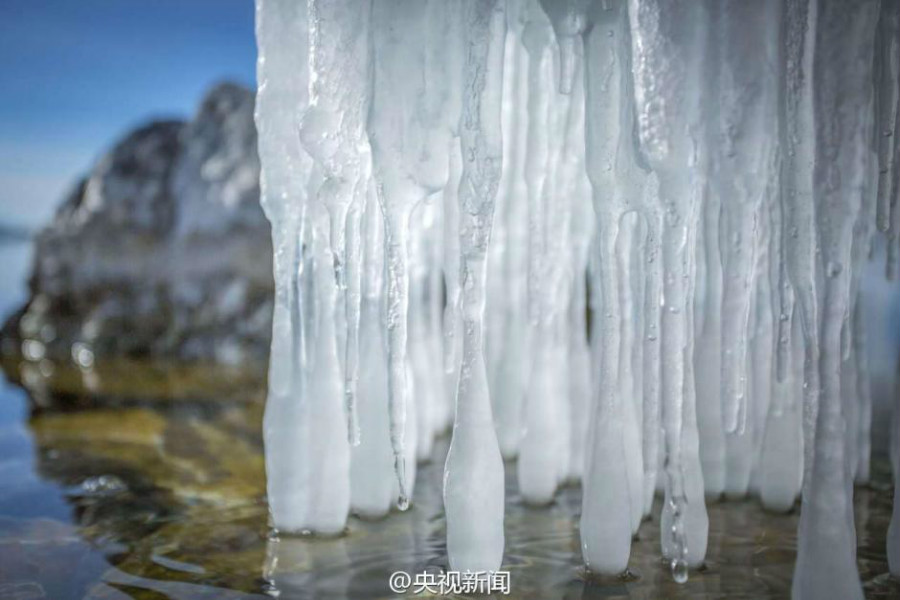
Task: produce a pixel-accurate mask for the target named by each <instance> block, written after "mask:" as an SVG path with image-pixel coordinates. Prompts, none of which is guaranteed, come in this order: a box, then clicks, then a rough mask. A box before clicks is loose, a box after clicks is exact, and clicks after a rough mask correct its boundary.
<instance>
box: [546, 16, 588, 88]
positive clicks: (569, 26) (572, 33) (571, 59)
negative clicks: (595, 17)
mask: <svg viewBox="0 0 900 600" xmlns="http://www.w3.org/2000/svg"><path fill="white" fill-rule="evenodd" d="M591 3H592V0H541V6H542V7H543V8H544V11H545V12H546V13H547V16H548V17H550V21H551V23H552V24H553V31H554V32H555V33H556V41H557V43H558V44H559V91H560V92H562V93H563V94H571V93H572V88H573V86H574V81H575V74H576V71H577V68H578V62H579V61H580V60H581V55H582V54H583V52H584V48H583V42H582V36H583V35H584V32H585V31H586V30H587V28H588V14H587V13H588V10H589V9H590V7H591Z"/></svg>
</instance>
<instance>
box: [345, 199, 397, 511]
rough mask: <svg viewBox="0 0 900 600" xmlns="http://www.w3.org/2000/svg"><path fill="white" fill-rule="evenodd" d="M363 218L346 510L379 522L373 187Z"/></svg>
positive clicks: (384, 448) (381, 420) (377, 258)
mask: <svg viewBox="0 0 900 600" xmlns="http://www.w3.org/2000/svg"><path fill="white" fill-rule="evenodd" d="M369 190H370V191H369V198H368V200H367V203H366V210H365V214H364V217H363V234H364V235H363V236H362V237H363V240H364V242H365V243H364V249H363V250H364V251H363V254H362V258H363V277H362V313H361V317H360V330H359V333H360V337H359V339H360V361H359V382H360V385H359V394H358V403H359V406H358V410H359V426H360V429H361V430H362V435H361V436H360V443H359V444H358V445H356V446H354V447H353V448H352V452H351V461H350V500H351V503H350V507H351V509H352V510H353V512H355V513H356V514H358V515H360V516H362V517H366V518H378V517H382V516H384V515H386V514H388V512H390V510H391V506H392V505H393V502H394V495H393V494H394V487H393V484H394V477H393V468H394V467H393V464H394V463H393V452H392V450H391V437H390V423H389V419H388V388H387V346H386V344H385V339H384V327H385V323H384V302H383V301H382V290H383V281H382V279H383V277H382V273H383V271H384V251H383V248H384V245H383V244H384V232H383V228H384V226H383V221H382V217H381V211H380V209H379V207H378V201H377V199H376V197H375V186H374V184H373V185H371V186H370V188H369Z"/></svg>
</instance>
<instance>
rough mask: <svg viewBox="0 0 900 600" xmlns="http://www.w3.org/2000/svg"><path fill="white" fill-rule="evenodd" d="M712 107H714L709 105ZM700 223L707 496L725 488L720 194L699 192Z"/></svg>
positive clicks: (701, 406)
mask: <svg viewBox="0 0 900 600" xmlns="http://www.w3.org/2000/svg"><path fill="white" fill-rule="evenodd" d="M713 110H714V109H713ZM702 201H703V203H704V206H703V223H702V230H701V233H700V235H699V236H698V239H699V241H700V242H701V245H700V248H702V249H703V256H702V259H701V260H700V261H699V263H700V264H701V265H702V275H703V277H702V279H703V285H702V287H700V289H701V290H702V293H701V294H698V296H697V300H696V302H697V304H696V305H695V309H694V310H695V311H696V312H697V314H698V315H700V316H701V317H702V319H701V324H700V325H699V331H698V332H697V344H696V351H695V352H696V354H695V355H694V364H695V371H696V374H697V423H698V425H699V428H700V463H701V465H702V468H703V483H704V487H705V491H706V498H707V499H708V500H712V501H715V500H717V499H718V498H719V497H720V496H721V495H722V493H723V492H724V491H725V429H724V427H723V425H722V424H723V419H722V383H721V382H722V263H721V254H720V250H719V220H720V216H721V212H722V210H721V202H722V198H721V197H720V196H719V194H713V193H708V192H707V193H705V194H704V195H703V200H702Z"/></svg>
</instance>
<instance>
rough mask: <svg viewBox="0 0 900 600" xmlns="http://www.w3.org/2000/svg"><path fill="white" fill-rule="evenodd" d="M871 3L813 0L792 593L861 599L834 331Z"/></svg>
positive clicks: (844, 296)
mask: <svg viewBox="0 0 900 600" xmlns="http://www.w3.org/2000/svg"><path fill="white" fill-rule="evenodd" d="M877 9H878V3H877V2H865V1H861V2H855V3H847V2H840V1H834V0H821V1H820V2H819V3H818V11H817V15H816V28H815V32H816V36H815V40H816V41H815V50H814V53H815V61H814V64H813V74H812V75H813V77H812V78H813V82H812V83H813V86H812V93H813V106H814V107H815V114H814V117H815V129H814V135H815V159H816V162H815V167H814V175H815V177H814V185H813V197H814V199H815V204H816V225H817V228H816V232H817V240H818V247H819V250H820V252H821V258H822V262H823V266H824V275H825V276H824V278H823V281H822V291H823V296H822V301H821V304H820V306H821V308H822V309H823V314H821V317H820V319H821V320H820V321H819V327H820V335H819V339H820V341H821V344H822V346H821V353H820V360H819V364H818V368H819V377H820V381H821V386H822V396H821V399H820V407H819V410H818V415H817V417H816V425H815V435H814V450H813V452H814V456H813V464H812V469H811V471H810V475H811V478H810V481H809V485H808V486H807V487H806V489H805V491H804V495H803V509H802V511H801V522H800V539H799V541H798V554H797V564H796V568H795V571H794V581H793V594H792V595H793V597H794V598H795V600H802V599H805V598H824V597H839V598H848V599H851V598H862V597H863V593H862V587H861V585H860V581H859V574H858V572H857V570H856V564H855V557H856V535H855V532H854V530H853V516H852V512H851V510H852V481H848V469H847V464H846V462H845V460H846V459H845V452H844V441H843V439H842V434H843V432H844V419H843V415H842V411H841V386H840V362H841V356H842V352H841V328H842V325H843V323H844V318H845V314H846V313H847V310H848V308H849V300H850V298H849V293H850V267H851V265H850V262H851V253H852V235H853V225H854V222H855V220H856V218H857V214H858V212H859V210H860V202H861V200H862V198H861V194H862V189H863V177H864V176H865V175H866V173H867V171H866V169H865V168H864V158H863V157H864V155H865V152H864V149H865V148H866V146H867V143H868V139H867V138H866V135H865V133H866V130H867V129H866V118H865V111H863V110H861V107H865V106H869V100H870V97H869V94H870V93H871V73H872V56H873V47H872V39H873V37H874V33H875V31H874V29H875V24H876V18H877Z"/></svg>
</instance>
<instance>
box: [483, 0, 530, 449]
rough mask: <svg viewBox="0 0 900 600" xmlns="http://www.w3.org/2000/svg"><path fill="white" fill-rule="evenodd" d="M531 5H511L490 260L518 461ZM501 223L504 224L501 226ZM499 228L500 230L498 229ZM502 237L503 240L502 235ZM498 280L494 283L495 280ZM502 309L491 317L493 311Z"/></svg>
mask: <svg viewBox="0 0 900 600" xmlns="http://www.w3.org/2000/svg"><path fill="white" fill-rule="evenodd" d="M528 8H529V2H527V1H525V0H512V1H510V2H508V3H507V23H508V27H509V31H508V33H507V38H506V55H505V61H506V62H505V65H506V66H505V67H504V71H503V77H504V86H505V87H504V91H503V104H504V109H503V113H504V130H503V131H504V135H503V179H502V181H501V184H500V192H498V194H502V196H503V197H502V199H501V198H499V197H498V206H497V209H496V210H497V215H496V217H495V219H494V233H493V234H492V238H491V246H490V251H489V253H490V256H491V258H492V259H493V261H494V264H493V266H494V267H495V268H496V269H498V270H499V273H496V275H500V277H496V275H495V274H494V273H493V272H492V271H491V267H492V265H490V264H489V266H488V269H489V271H488V286H489V292H488V309H487V310H488V312H487V313H486V314H487V315H488V319H489V320H493V321H494V322H495V323H494V324H495V328H494V329H493V330H491V329H489V330H488V333H489V334H490V333H492V332H493V333H494V339H489V340H488V349H489V350H490V352H491V354H492V355H494V356H495V359H494V365H493V369H494V372H493V373H489V375H491V390H490V392H491V402H492V405H493V409H494V425H495V428H496V430H497V439H498V440H499V442H500V453H501V454H502V455H503V457H504V458H506V459H511V458H515V457H516V456H517V455H518V452H519V441H520V438H521V437H522V421H523V418H522V417H523V415H522V413H523V410H522V407H523V402H524V398H525V392H526V390H527V386H528V379H529V371H530V368H529V364H528V361H529V360H530V352H529V348H530V344H529V337H530V335H531V332H530V328H529V327H524V326H523V324H525V323H527V322H528V314H527V312H528V294H527V285H528V281H527V279H528V252H527V244H528V205H527V202H526V198H527V189H526V185H525V173H526V169H525V157H526V155H527V144H526V136H527V133H528V101H527V99H528V69H529V67H528V52H527V51H526V50H525V48H524V46H523V45H522V32H523V29H524V26H525V24H526V20H527V14H528ZM498 221H499V222H498ZM498 225H499V226H500V227H499V229H498ZM498 234H499V235H498ZM492 277H494V280H493V281H492V279H491V278H492ZM492 306H493V307H494V308H496V309H502V312H501V313H500V314H496V313H495V314H493V315H492V314H491V312H490V308H491V307H492Z"/></svg>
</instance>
